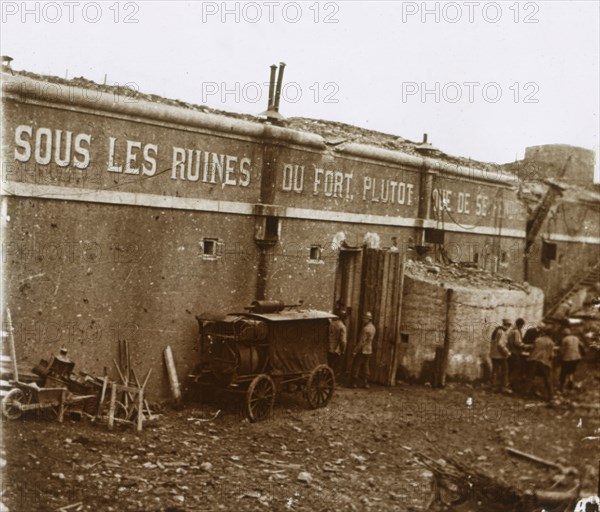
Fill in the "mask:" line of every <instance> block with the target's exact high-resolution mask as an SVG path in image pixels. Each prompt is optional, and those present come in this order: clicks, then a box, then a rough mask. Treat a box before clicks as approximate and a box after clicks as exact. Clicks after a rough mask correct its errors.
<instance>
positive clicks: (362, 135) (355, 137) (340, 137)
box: [286, 117, 497, 169]
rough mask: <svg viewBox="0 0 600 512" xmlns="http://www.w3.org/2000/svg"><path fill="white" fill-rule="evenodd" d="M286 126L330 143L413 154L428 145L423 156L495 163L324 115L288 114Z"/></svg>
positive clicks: (472, 163)
mask: <svg viewBox="0 0 600 512" xmlns="http://www.w3.org/2000/svg"><path fill="white" fill-rule="evenodd" d="M286 127H288V128H292V129H293V130H298V131H302V132H310V133H316V134H318V135H320V136H321V137H323V139H325V142H326V143H328V144H332V145H337V144H341V143H343V142H355V143H358V144H365V145H367V146H375V147H379V148H384V149H389V150H392V151H402V152H403V153H408V154H411V155H415V156H424V154H425V153H424V152H423V151H421V149H422V148H423V147H427V152H426V156H430V157H432V158H437V159H440V160H444V161H445V162H449V163H452V164H456V165H462V166H465V167H468V168H477V169H490V168H493V167H496V166H497V164H493V163H488V162H480V161H476V160H471V159H470V158H463V157H457V156H451V155H447V154H446V153H444V152H443V151H440V150H439V149H435V148H434V147H433V146H431V145H427V144H423V143H421V142H413V141H411V140H408V139H404V138H402V137H399V136H398V135H392V134H389V133H383V132H378V131H375V130H369V129H367V128H360V127H358V126H353V125H350V124H346V123H338V122H336V121H327V120H323V119H307V118H304V117H291V118H289V119H287V120H286Z"/></svg>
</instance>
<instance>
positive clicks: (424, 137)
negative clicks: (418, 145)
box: [423, 133, 427, 144]
mask: <svg viewBox="0 0 600 512" xmlns="http://www.w3.org/2000/svg"><path fill="white" fill-rule="evenodd" d="M423 144H427V134H426V133H424V134H423Z"/></svg>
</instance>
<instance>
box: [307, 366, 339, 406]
mask: <svg viewBox="0 0 600 512" xmlns="http://www.w3.org/2000/svg"><path fill="white" fill-rule="evenodd" d="M334 388H335V377H334V375H333V370H332V369H331V368H329V366H327V365H326V364H320V365H319V366H317V367H316V368H315V369H314V370H313V371H312V372H311V374H310V376H309V377H308V382H307V383H306V399H307V400H308V405H310V407H311V408H312V409H317V408H319V407H325V406H326V405H327V404H328V403H329V400H331V397H332V396H333V389H334Z"/></svg>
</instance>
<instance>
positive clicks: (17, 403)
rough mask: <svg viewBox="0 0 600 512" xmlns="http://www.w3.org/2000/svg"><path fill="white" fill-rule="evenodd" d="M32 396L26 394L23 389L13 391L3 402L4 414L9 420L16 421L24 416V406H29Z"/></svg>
mask: <svg viewBox="0 0 600 512" xmlns="http://www.w3.org/2000/svg"><path fill="white" fill-rule="evenodd" d="M30 400H31V395H29V394H28V393H25V392H24V391H23V390H22V389H19V388H13V389H11V390H10V391H9V392H8V393H7V394H6V396H5V397H4V399H3V400H2V414H4V417H5V418H6V419H9V420H16V419H18V418H20V417H21V414H23V409H22V406H23V405H25V404H28V403H29V401H30Z"/></svg>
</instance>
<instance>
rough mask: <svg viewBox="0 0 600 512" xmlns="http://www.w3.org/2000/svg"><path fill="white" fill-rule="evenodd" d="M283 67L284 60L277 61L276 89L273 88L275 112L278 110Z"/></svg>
mask: <svg viewBox="0 0 600 512" xmlns="http://www.w3.org/2000/svg"><path fill="white" fill-rule="evenodd" d="M284 69H285V62H280V63H279V73H278V75H277V89H276V90H275V105H274V109H275V112H279V99H280V98H281V85H282V84H283V70H284Z"/></svg>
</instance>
